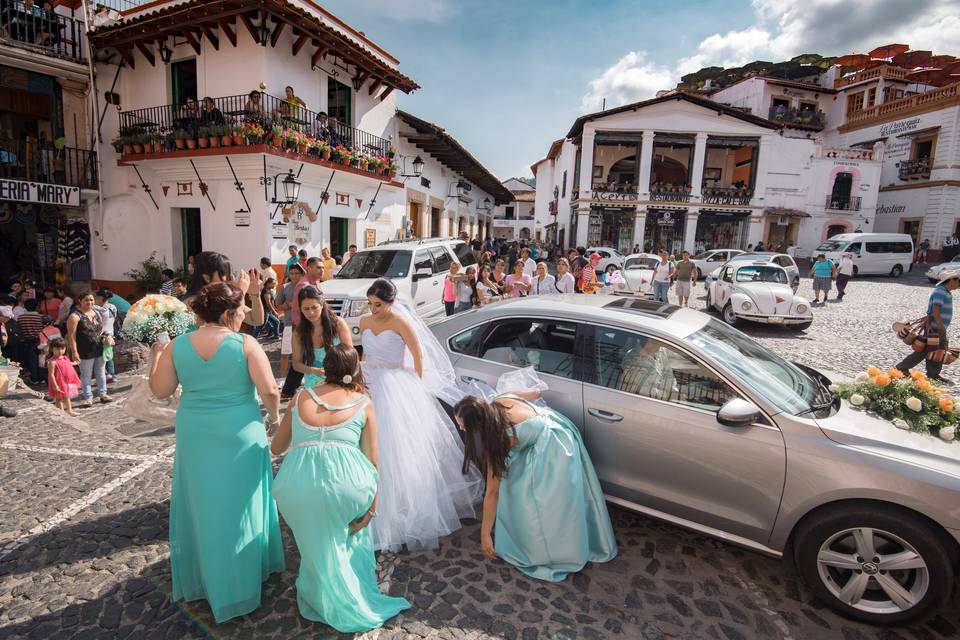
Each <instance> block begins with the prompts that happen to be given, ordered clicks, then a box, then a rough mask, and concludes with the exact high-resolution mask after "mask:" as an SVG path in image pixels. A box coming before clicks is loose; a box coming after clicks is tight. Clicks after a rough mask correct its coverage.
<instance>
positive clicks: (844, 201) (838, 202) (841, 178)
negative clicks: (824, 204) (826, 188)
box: [830, 171, 853, 209]
mask: <svg viewBox="0 0 960 640" xmlns="http://www.w3.org/2000/svg"><path fill="white" fill-rule="evenodd" d="M852 189H853V174H852V173H848V172H846V171H841V172H840V173H838V174H837V176H836V177H835V178H834V180H833V190H832V191H831V192H830V204H831V208H833V209H849V208H850V193H851V191H852Z"/></svg>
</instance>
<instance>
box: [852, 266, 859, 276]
mask: <svg viewBox="0 0 960 640" xmlns="http://www.w3.org/2000/svg"><path fill="white" fill-rule="evenodd" d="M859 273H860V269H858V268H857V265H853V277H854V278H856V277H857V275H858V274H859Z"/></svg>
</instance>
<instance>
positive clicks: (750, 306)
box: [740, 300, 753, 311]
mask: <svg viewBox="0 0 960 640" xmlns="http://www.w3.org/2000/svg"><path fill="white" fill-rule="evenodd" d="M740 309H742V310H743V311H750V309H753V303H752V302H750V301H749V300H744V301H743V302H742V303H740Z"/></svg>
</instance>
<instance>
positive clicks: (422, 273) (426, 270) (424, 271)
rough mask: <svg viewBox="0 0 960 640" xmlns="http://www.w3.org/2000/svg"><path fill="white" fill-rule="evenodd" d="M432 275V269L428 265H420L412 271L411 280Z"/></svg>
mask: <svg viewBox="0 0 960 640" xmlns="http://www.w3.org/2000/svg"><path fill="white" fill-rule="evenodd" d="M432 275H433V270H432V269H431V268H430V267H421V268H420V269H417V270H416V271H414V272H413V280H414V282H416V281H417V280H423V279H424V278H429V277H430V276H432Z"/></svg>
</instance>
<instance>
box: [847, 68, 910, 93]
mask: <svg viewBox="0 0 960 640" xmlns="http://www.w3.org/2000/svg"><path fill="white" fill-rule="evenodd" d="M907 73H909V72H908V71H907V70H906V69H901V68H900V67H894V66H892V65H884V66H882V67H874V68H873V69H864V70H863V71H858V72H857V73H854V74H853V75H849V76H844V77H842V78H837V79H836V80H834V81H833V87H834V88H835V89H839V88H841V87H846V86H849V85H851V84H856V83H858V82H863V81H864V80H873V79H875V78H890V79H891V80H904V79H906V77H907Z"/></svg>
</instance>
